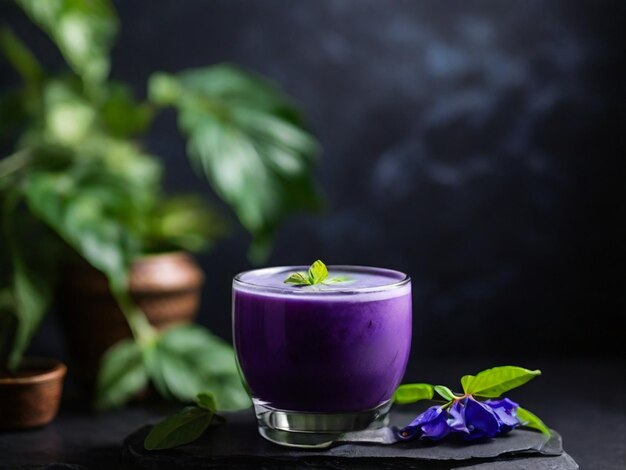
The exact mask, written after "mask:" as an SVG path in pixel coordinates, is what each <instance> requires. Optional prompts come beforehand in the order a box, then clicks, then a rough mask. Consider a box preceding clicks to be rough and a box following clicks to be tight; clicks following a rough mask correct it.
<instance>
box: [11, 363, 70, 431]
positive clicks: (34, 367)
mask: <svg viewBox="0 0 626 470" xmlns="http://www.w3.org/2000/svg"><path fill="white" fill-rule="evenodd" d="M66 372H67V368H66V367H65V364H63V363H62V362H59V361H57V360H54V359H47V358H37V357H29V358H24V360H23V361H22V365H21V367H20V369H19V370H18V371H17V372H16V373H15V374H13V375H6V374H3V375H0V429H2V430H6V429H26V428H34V427H38V426H43V425H45V424H48V423H49V422H50V421H52V420H53V419H54V417H55V416H56V414H57V411H58V410H59V402H60V401H61V394H62V392H63V378H64V377H65V373H66Z"/></svg>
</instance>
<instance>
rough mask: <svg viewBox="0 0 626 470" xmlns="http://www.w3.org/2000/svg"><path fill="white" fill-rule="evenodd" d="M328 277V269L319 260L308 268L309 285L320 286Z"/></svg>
mask: <svg viewBox="0 0 626 470" xmlns="http://www.w3.org/2000/svg"><path fill="white" fill-rule="evenodd" d="M327 277H328V268H326V265H325V264H324V263H322V262H321V261H320V260H319V259H318V260H317V261H315V262H314V263H313V264H312V265H311V267H310V268H309V272H308V278H309V284H311V285H315V284H320V283H321V282H322V281H324V280H325V279H326V278H327Z"/></svg>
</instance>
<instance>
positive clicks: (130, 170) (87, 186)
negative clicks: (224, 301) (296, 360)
mask: <svg viewBox="0 0 626 470" xmlns="http://www.w3.org/2000/svg"><path fill="white" fill-rule="evenodd" d="M16 3H17V5H19V6H20V7H21V8H22V9H23V11H24V12H25V13H26V15H28V16H29V17H30V18H31V19H32V20H33V21H34V22H35V23H36V24H37V25H38V26H40V27H41V28H42V29H43V30H44V31H45V32H46V33H47V34H48V36H49V37H50V38H51V40H52V41H53V42H54V43H55V44H56V45H57V46H58V48H59V50H60V52H61V54H62V55H63V57H64V58H65V59H66V61H67V63H68V65H69V68H68V70H64V71H62V72H61V73H57V74H49V73H47V72H46V71H45V70H44V69H43V68H42V67H41V65H40V64H39V63H38V61H37V60H36V58H35V57H34V55H33V54H32V53H31V52H30V51H29V50H28V49H27V47H26V46H25V45H24V44H23V43H22V42H21V41H20V40H19V39H18V38H17V36H16V35H15V33H14V32H12V31H11V30H10V29H8V27H5V28H4V29H3V30H2V33H1V34H0V49H1V50H2V52H3V53H4V55H5V57H6V58H7V60H8V61H9V62H10V63H11V64H12V65H13V66H14V68H15V69H16V70H17V72H18V73H19V74H20V76H21V78H22V84H21V85H20V86H19V87H17V88H15V89H13V90H10V91H9V92H8V93H6V94H5V95H4V96H3V97H2V100H1V101H0V146H8V145H12V146H13V147H14V150H13V151H12V152H11V153H10V155H8V156H6V157H4V158H3V159H1V160H0V198H1V200H0V203H1V204H2V212H3V217H2V223H3V233H4V236H5V237H6V238H7V240H9V242H10V243H8V244H7V245H6V246H7V247H8V248H9V249H8V250H6V252H5V253H7V254H10V256H4V254H3V258H4V259H2V260H0V261H1V262H3V263H4V264H5V265H6V270H4V271H3V273H10V274H9V275H8V276H5V279H3V285H4V286H5V291H6V292H7V293H8V294H9V295H10V296H11V297H12V299H13V301H14V305H15V308H14V309H13V310H10V311H9V312H12V313H9V314H5V316H8V317H10V318H12V320H9V321H12V322H13V323H14V324H15V325H17V329H16V330H15V331H13V334H11V335H8V334H7V335H4V336H3V338H5V339H3V345H4V346H6V344H8V342H9V340H8V339H6V338H10V337H12V338H17V342H15V341H12V344H13V346H12V351H13V357H14V358H19V357H20V355H21V354H22V352H23V350H24V348H25V346H26V344H27V343H28V339H29V338H30V337H31V336H32V334H33V332H34V331H35V329H36V328H37V325H38V324H39V321H40V319H41V317H42V315H43V314H44V312H45V311H46V309H47V307H48V303H49V301H50V299H51V297H52V293H53V291H54V289H55V286H57V285H58V283H57V282H55V281H57V279H55V276H54V274H55V273H58V272H63V273H64V274H63V275H62V276H60V277H61V283H60V284H61V288H60V295H59V296H58V297H59V300H60V310H61V314H62V316H63V317H64V318H65V319H66V323H67V328H66V330H67V331H68V338H69V341H70V344H72V345H73V347H74V350H77V351H85V350H87V349H82V350H81V347H80V345H81V344H83V345H85V344H86V345H87V348H92V351H91V352H89V354H87V355H86V356H85V359H87V360H86V362H85V364H83V367H85V368H87V369H91V371H92V372H95V370H94V369H95V366H94V365H90V364H93V362H94V360H97V359H98V358H99V356H100V355H101V354H102V352H103V351H104V349H106V348H108V349H107V352H106V354H105V355H104V357H103V359H102V365H101V367H100V370H99V373H98V391H97V399H96V403H97V405H98V406H99V407H101V408H107V407H114V406H120V405H122V404H123V403H125V402H126V401H127V400H128V399H130V398H131V397H133V396H134V395H135V394H136V393H137V392H139V391H140V390H142V389H143V388H145V386H146V385H147V384H148V383H151V384H152V385H154V387H155V388H156V390H157V391H158V392H159V393H160V394H161V395H163V396H165V397H171V398H176V399H179V400H182V401H190V400H193V399H194V398H195V396H196V394H197V393H198V391H201V390H208V391H211V392H213V394H214V395H215V397H216V400H217V405H218V408H221V409H228V408H238V407H241V406H244V405H247V404H248V398H247V396H246V394H245V392H244V391H243V389H242V387H241V385H240V382H239V378H238V374H237V369H236V364H235V360H234V355H233V352H232V348H231V347H230V345H228V344H226V343H225V342H224V341H222V340H221V339H219V338H217V337H215V336H213V335H212V334H211V333H210V332H208V331H207V330H206V329H204V328H201V327H199V326H197V325H193V324H185V323H189V322H190V321H191V320H192V318H193V315H194V313H195V309H196V307H197V302H198V288H199V285H200V283H201V282H202V274H201V272H200V271H199V269H198V266H197V265H196V264H195V263H194V262H193V261H192V259H191V258H190V257H189V256H188V255H187V254H185V253H186V252H193V251H198V250H200V249H204V248H207V247H208V246H209V245H210V244H211V243H212V242H213V241H214V240H215V239H216V238H217V237H219V236H222V235H224V233H225V230H224V227H225V223H224V221H223V217H222V216H221V215H219V212H218V211H216V209H215V208H214V207H213V206H211V205H209V204H207V203H206V202H205V201H203V200H201V199H199V198H197V197H196V198H191V197H190V196H184V197H183V198H181V197H180V196H176V197H174V198H172V197H170V196H168V195H166V194H165V193H164V191H163V189H162V188H161V180H162V178H161V175H162V166H161V164H160V162H159V160H158V159H157V158H156V157H154V156H153V155H151V154H150V153H148V152H147V151H146V150H145V149H144V148H143V147H142V145H141V143H140V141H139V140H138V136H139V135H141V133H142V132H144V131H145V130H146V129H147V127H148V126H149V124H150V123H151V121H152V119H153V118H154V116H155V114H156V113H157V112H158V111H159V110H160V109H162V108H163V107H166V106H169V107H173V108H175V109H176V110H177V112H178V124H179V128H180V130H181V131H182V133H183V135H184V136H185V137H187V139H188V144H187V153H188V156H189V159H190V161H191V163H192V165H193V166H194V168H195V169H196V170H197V171H198V172H199V173H200V174H202V175H203V176H204V177H206V178H207V181H208V182H209V184H210V186H211V188H212V189H213V190H214V192H215V194H216V195H217V196H218V197H219V198H221V199H222V200H223V201H224V202H225V203H226V204H227V205H228V206H230V207H231V208H232V210H233V212H234V214H235V215H236V216H237V218H238V220H239V222H240V223H241V224H242V226H243V227H244V228H246V229H247V230H248V231H249V232H250V233H251V234H252V239H253V242H252V245H251V249H250V256H251V257H252V258H253V259H260V258H261V257H262V256H263V255H264V253H266V252H267V249H268V246H269V242H270V241H271V238H272V234H273V233H274V231H275V230H276V228H277V227H278V225H279V224H280V223H281V221H282V220H283V219H284V217H286V216H287V215H289V214H290V213H292V212H294V211H298V210H313V209H316V208H317V207H318V204H319V198H318V196H317V193H316V190H315V188H314V184H313V181H312V178H311V166H312V164H313V161H314V157H315V154H316V152H317V144H316V142H315V141H314V139H313V138H312V137H311V136H310V135H309V134H308V133H307V132H306V131H304V130H303V128H302V126H301V122H300V118H299V115H298V113H297V110H296V109H295V107H294V105H293V104H292V103H291V101H290V100H289V99H288V98H286V97H285V96H284V95H283V94H282V93H281V92H280V91H279V89H278V88H277V87H276V86H275V85H274V84H272V83H271V82H269V81H267V80H265V79H263V78H261V77H259V76H257V75H255V74H252V73H250V72H246V71H244V70H242V69H240V68H237V67H234V66H231V65H225V64H219V65H213V66H209V67H204V68H198V69H193V70H187V71H183V72H180V73H177V74H165V73H155V74H153V75H152V76H151V77H150V78H149V80H148V87H147V88H148V100H147V101H138V100H137V99H135V98H134V96H133V94H132V92H131V90H130V88H129V87H128V86H126V85H124V84H122V83H119V82H113V81H111V80H109V79H108V78H107V77H108V70H109V49H110V47H111V44H112V41H113V39H114V37H115V33H116V31H117V29H118V23H117V18H116V16H115V12H114V9H113V6H112V4H111V3H110V2H109V1H108V0H99V1H93V0H92V1H87V0H72V1H70V0H57V1H54V2H37V1H31V0H17V1H16ZM68 25H70V26H71V28H70V27H69V26H68ZM68 28H69V29H68ZM70 29H71V31H70ZM70 33H71V34H70ZM0 148H2V147H0ZM172 253H176V254H172ZM155 266H157V267H155ZM146 273H147V274H146ZM146 276H147V277H146ZM155 276H156V277H155ZM147 278H149V279H148V281H147V280H146V279H147ZM142 279H143V280H142ZM155 279H158V280H159V282H161V285H158V284H159V282H156V281H155ZM142 282H143V284H142ZM168 283H169V284H168ZM166 284H167V286H166ZM168 296H169V297H168ZM172 298H174V299H177V300H176V301H175V302H169V304H170V306H172V305H174V307H173V308H169V311H168V308H166V307H164V306H166V305H167V302H165V301H164V299H165V300H168V301H169V300H171V299H172ZM106 299H109V300H106ZM113 299H114V302H113ZM94 305H99V306H100V308H99V311H93V306H94ZM155 306H158V308H156V307H155ZM156 310H159V312H160V313H161V314H162V313H164V312H165V316H166V317H167V318H166V320H165V321H161V320H159V319H158V318H157V317H158V314H157V313H155V312H156ZM146 313H147V314H148V316H146ZM122 320H123V321H122ZM172 324H173V325H176V326H172V327H171V328H166V329H163V328H161V327H164V326H170V325H172ZM109 327H111V328H109ZM105 329H106V330H107V331H109V329H112V330H113V333H112V334H108V335H106V336H107V337H106V338H101V337H103V336H105V335H104V330H105ZM90 332H91V333H90ZM109 346H110V347H109ZM0 347H2V346H0ZM87 356H89V357H87ZM16 360H17V359H16ZM90 361H91V362H90ZM13 364H15V361H14V362H13Z"/></svg>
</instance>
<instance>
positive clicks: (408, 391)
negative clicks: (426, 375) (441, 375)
mask: <svg viewBox="0 0 626 470" xmlns="http://www.w3.org/2000/svg"><path fill="white" fill-rule="evenodd" d="M434 394H435V387H434V386H432V385H431V384H402V385H400V386H399V387H398V389H397V390H396V393H395V394H394V396H393V400H394V402H395V403H397V404H398V405H407V404H409V403H417V402H418V401H421V400H432V398H433V395H434Z"/></svg>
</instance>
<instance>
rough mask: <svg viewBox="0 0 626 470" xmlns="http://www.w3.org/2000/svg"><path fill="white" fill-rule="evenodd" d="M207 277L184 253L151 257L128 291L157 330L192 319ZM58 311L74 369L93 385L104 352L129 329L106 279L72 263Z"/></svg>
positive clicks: (135, 270) (140, 264) (137, 267)
mask: <svg viewBox="0 0 626 470" xmlns="http://www.w3.org/2000/svg"><path fill="white" fill-rule="evenodd" d="M203 282H204V275H203V273H202V271H201V269H200V267H199V266H198V264H197V263H196V262H195V261H194V259H193V258H192V257H191V256H189V255H188V254H186V253H183V252H175V253H166V254H159V255H150V256H145V257H142V258H140V259H138V260H136V261H135V262H134V263H133V265H132V269H131V273H130V294H131V296H132V298H133V299H134V301H135V302H136V303H137V305H138V306H139V307H140V308H141V310H143V312H144V313H145V314H146V316H147V318H148V320H149V321H150V323H151V324H152V325H153V326H155V327H156V328H158V329H164V328H168V327H171V326H174V325H179V324H184V323H191V322H193V320H194V318H195V316H196V313H197V311H198V305H199V303H200V289H201V287H202V283H203ZM59 312H60V315H61V318H62V323H63V328H64V330H65V335H66V339H67V343H68V348H69V351H70V354H71V356H72V359H73V364H72V365H73V368H72V370H73V371H74V370H75V371H76V373H77V376H78V378H79V379H80V380H81V381H82V382H83V384H84V385H85V386H86V387H87V388H88V389H91V388H93V386H94V384H95V379H96V377H97V372H98V367H99V364H100V359H101V357H102V355H103V354H104V352H105V351H106V350H107V349H108V348H109V347H110V346H112V345H113V344H115V343H116V342H118V341H119V340H121V339H123V338H128V337H130V336H131V333H130V329H129V328H128V325H127V324H126V320H125V319H124V316H123V314H122V312H121V311H120V309H119V307H118V306H117V303H116V302H115V299H114V298H113V296H112V295H111V293H110V291H109V287H108V284H107V281H106V279H105V277H104V276H103V275H102V274H101V273H100V272H98V271H96V270H95V269H94V268H92V267H91V266H89V265H86V264H85V265H80V266H72V267H71V268H70V269H68V270H67V272H66V273H65V275H64V277H63V282H62V285H61V291H60V293H59Z"/></svg>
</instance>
